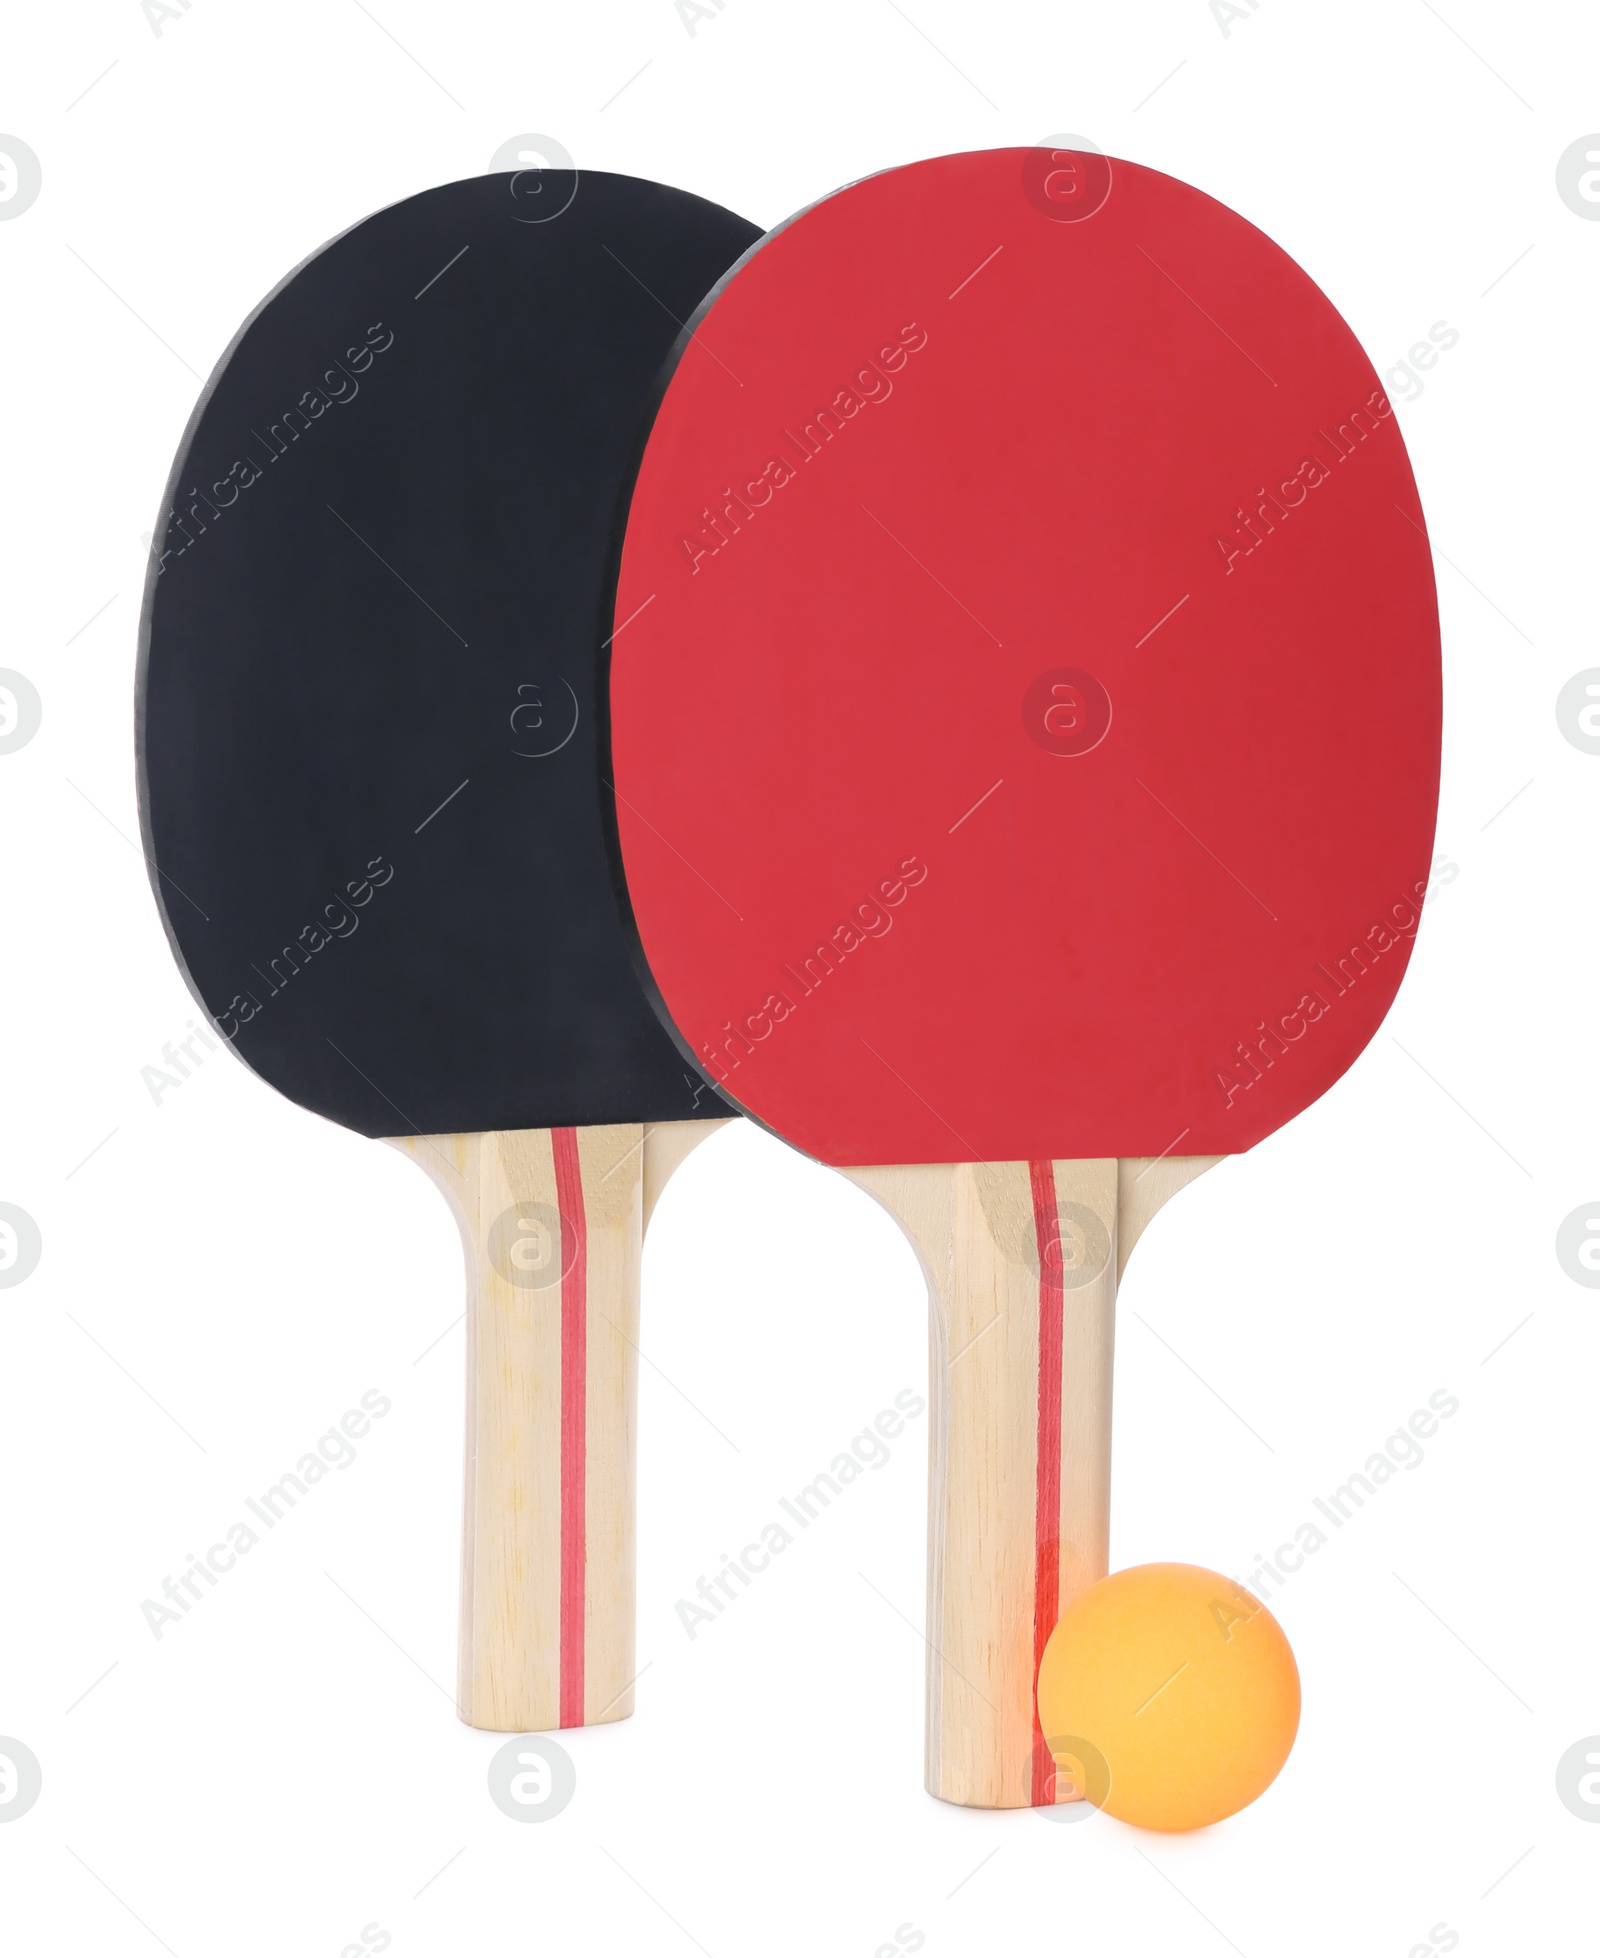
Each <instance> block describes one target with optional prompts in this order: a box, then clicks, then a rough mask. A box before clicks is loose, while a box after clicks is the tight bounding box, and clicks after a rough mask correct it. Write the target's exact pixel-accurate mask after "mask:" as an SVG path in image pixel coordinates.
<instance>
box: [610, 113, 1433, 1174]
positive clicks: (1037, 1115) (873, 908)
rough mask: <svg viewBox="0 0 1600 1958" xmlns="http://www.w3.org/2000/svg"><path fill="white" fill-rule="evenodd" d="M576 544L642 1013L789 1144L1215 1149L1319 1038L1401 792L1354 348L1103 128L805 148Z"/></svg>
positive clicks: (1227, 222)
mask: <svg viewBox="0 0 1600 1958" xmlns="http://www.w3.org/2000/svg"><path fill="white" fill-rule="evenodd" d="M691 325H692V327H693V333H692V337H690V338H688V339H686V340H685V341H684V342H682V343H681V348H682V351H681V357H680V358H679V360H678V363H677V366H676V368H675V370H674V371H673V373H672V376H671V379H670V381H669V383H668V384H667V387H666V391H665V394H664V397H663V399H662V402H661V405H660V408H659V411H658V414H657V416H656V420H655V423H654V426H653V429H652V431H651V434H650V437H649V441H648V443H647V446H646V449H645V452H644V456H643V461H642V465H641V468H640V473H639V477H638V482H637V485H636V488H635V492H634V496H633V500H632V504H631V508H630V513H629V517H628V522H627V529H626V534H625V537H624V542H623V548H622V556H621V562H620V571H619V579H618V588H617V593H616V598H615V609H614V613H613V617H612V621H611V622H610V623H609V624H608V625H607V627H606V628H605V630H608V631H609V630H611V629H612V628H613V626H614V628H615V631H616V637H615V641H614V644H613V646H612V670H611V716H612V727H611V735H612V763H613V768H614V778H615V786H616V791H617V821H618V833H619V838H620V844H621V851H622V858H623V864H624V869H625V874H626V879H627V885H628V891H629V896H630V900H631V904H632V910H633V915H634V923H635V927H636V929H637V932H638V935H639V940H640V943H641V947H642V950H643V954H644V957H645V959H646V961H647V962H648V965H649V968H650V972H651V974H652V975H653V978H654V981H655V984H656V987H657V988H658V990H659V994H660V1001H661V1003H662V1004H663V1005H664V1008H665V1012H666V1014H667V1015H668V1016H670V1022H671V1024H672V1025H673V1027H674V1028H675V1030H676V1031H677V1033H678V1036H679V1038H680V1040H681V1041H682V1043H683V1044H684V1045H685V1047H686V1049H687V1050H688V1051H689V1052H691V1053H692V1054H693V1055H694V1056H695V1058H696V1060H697V1061H698V1062H699V1063H700V1064H701V1065H702V1066H703V1067H704V1068H705V1069H706V1070H707V1071H708V1072H709V1073H710V1075H711V1076H712V1077H713V1078H714V1079H715V1080H717V1081H718V1082H719V1083H721V1084H722V1085H723V1086H724V1088H725V1090H726V1091H727V1092H728V1093H729V1094H730V1095H731V1096H733V1097H734V1098H735V1099H736V1100H738V1101H739V1102H740V1103H741V1104H742V1105H743V1106H744V1107H745V1108H747V1109H748V1110H749V1111H750V1112H751V1113H752V1114H754V1115H755V1116H757V1117H758V1118H759V1119H761V1120H762V1121H764V1122H766V1123H768V1124H769V1125H770V1126H771V1127H772V1128H774V1129H776V1130H777V1131H778V1132H779V1133H780V1134H781V1135H783V1136H785V1137H787V1138H788V1139H789V1140H790V1141H792V1142H794V1143H796V1144H798V1145H799V1146H800V1147H801V1148H803V1149H805V1150H807V1151H809V1152H810V1153H811V1154H812V1155H814V1156H817V1157H819V1158H821V1159H823V1160H824V1161H827V1162H831V1163H834V1164H840V1165H848V1164H867V1163H910V1162H948V1161H983V1160H988V1161H1017V1160H1023V1159H1030V1160H1035V1161H1042V1160H1049V1159H1052V1158H1080V1157H1100V1156H1141V1155H1157V1154H1161V1153H1164V1152H1167V1151H1173V1152H1175V1153H1178V1154H1181V1155H1209V1154H1223V1153H1232V1152H1236V1151H1239V1150H1242V1149H1245V1148H1248V1147H1249V1146H1250V1145H1251V1144H1252V1143H1254V1142H1256V1141H1258V1140H1260V1138H1261V1137H1263V1136H1264V1135H1267V1134H1268V1133H1270V1132H1271V1131H1272V1130H1273V1129H1275V1128H1277V1127H1278V1126H1279V1125H1280V1124H1281V1123H1283V1122H1285V1121H1287V1120H1288V1119H1289V1118H1290V1117H1291V1116H1292V1115H1294V1114H1295V1113H1296V1112H1297V1111H1298V1110H1300V1109H1301V1108H1303V1107H1305V1106H1306V1105H1307V1104H1308V1103H1309V1102H1311V1101H1312V1100H1314V1099H1315V1098H1316V1097H1317V1096H1318V1095H1320V1094H1322V1093H1323V1092H1324V1090H1326V1089H1327V1088H1328V1087H1329V1086H1330V1085H1331V1084H1332V1083H1333V1082H1334V1081H1335V1080H1336V1079H1337V1078H1338V1077H1339V1075H1340V1074H1342V1073H1343V1072H1344V1070H1345V1069H1346V1068H1347V1067H1348V1066H1349V1065H1350V1063H1351V1062H1352V1061H1353V1060H1354V1059H1355V1057H1356V1056H1357V1054H1359V1053H1360V1051H1361V1049H1362V1048H1363V1047H1364V1046H1365V1045H1366V1043H1367V1041H1368V1040H1370V1039H1371V1037H1372V1035H1373V1032H1374V1031H1375V1029H1376V1028H1377V1026H1378V1023H1379V1021H1380V1020H1381V1019H1382V1017H1383V1014H1384V1012H1385V1011H1386V1010H1387V1008H1388V1006H1389V1003H1390V1001H1391V1000H1392V999H1393V997H1394V993H1395V989H1396V987H1397V986H1398V985H1399V982H1400V979H1401V976H1402V973H1403V972H1404V969H1405V965H1406V961H1407V959H1408V957H1409V955H1410V950H1411V944H1412V939H1413V937H1414V934H1415V930H1416V926H1417V920H1418V916H1419V911H1420V904H1421V900H1422V897H1423V894H1424V891H1425V888H1426V879H1427V876H1428V868H1429V861H1430V855H1431V850H1432V840H1433V829H1434V814H1435V805H1436V801H1437V791H1438V761H1439V738H1440V679H1439V637H1438V618H1437V610H1436V604H1435V596H1434V583H1433V574H1432V568H1431V561H1430V556H1429V551H1428V545H1427V539H1426V535H1425V532H1424V527H1423V519H1422V511H1421V507H1420V504H1419V502H1418V498H1417V491H1416V485H1415V483H1414V481H1413V479H1412V475H1411V469H1410V466H1409V464H1408V462H1407V459H1406V453H1405V448H1404V445H1403V443H1402V441H1401V437H1400V431H1399V428H1398V426H1397V425H1396V421H1395V417H1394V414H1393V411H1392V408H1391V406H1390V404H1389V402H1388V401H1387V399H1386V398H1385V396H1384V394H1383V392H1382V390H1381V387H1380V385H1379V382H1378V380H1377V377H1376V375H1375V374H1374V373H1373V370H1372V367H1371V364H1370V363H1369V361H1368V360H1367V358H1366V356H1365V355H1364V354H1363V353H1362V351H1361V348H1360V347H1359V346H1358V345H1357V343H1356V340H1355V338H1354V337H1353V335H1352V334H1351V332H1350V330H1349V328H1348V327H1347V326H1346V325H1345V324H1344V322H1343V321H1342V320H1341V319H1340V317H1339V315H1338V314H1337V313H1336V312H1335V311H1334V309H1333V307H1332V306H1331V305H1330V304H1329V302H1328V300H1327V299H1326V298H1325V297H1324V296H1323V294H1322V293H1321V292H1320V291H1319V290H1318V289H1317V287H1316V286H1315V285H1313V284H1312V282H1311V281H1310V279H1309V278H1307V276H1306V275H1305V273H1304V272H1302V271H1301V270H1300V269H1299V267H1298V266H1296V265H1295V263H1294V262H1293V261H1292V260H1291V259H1290V258H1288V257H1287V256H1286V255H1285V254H1284V253H1283V252H1282V251H1281V250H1279V249H1278V247H1277V246H1275V245H1274V244H1273V243H1272V242H1271V241H1270V240H1269V239H1268V238H1266V237H1264V236H1263V235H1262V233H1261V232H1259V231H1257V230H1256V229H1255V228H1254V227H1253V226H1251V225H1250V224H1248V223H1246V222H1245V221H1244V220H1243V219H1242V218H1240V217H1239V216H1237V215H1236V214H1235V213H1234V212H1232V211H1230V210H1228V209H1227V208H1226V207H1224V206H1223V205H1221V204H1218V203H1216V202H1214V201H1213V200H1212V199H1210V198H1208V197H1206V196H1204V195H1203V194H1202V193H1200V192H1199V191H1197V190H1194V189H1192V188H1190V187H1189V186H1187V185H1184V184H1182V183H1179V182H1176V181H1175V180H1174V179H1172V178H1170V177H1165V176H1161V175H1159V174H1157V173H1156V172H1154V171H1151V170H1146V169H1142V168H1140V167H1138V166H1136V165H1133V164H1128V163H1123V162H1120V161H1115V160H1111V161H1108V160H1107V159H1104V158H1098V157H1089V156H1072V155H1063V154H1061V153H1059V152H1058V153H1051V152H1048V151H1017V150H1006V151H990V152H982V153H978V154H974V155H965V156H956V157H944V158H940V159H937V160H935V161H932V162H926V163H918V164H913V165H911V166H910V167H908V168H906V169H901V170H894V171H890V172H888V173H886V174H885V175H882V176H878V177H873V178H871V179H869V180H867V181H866V182H863V183H860V184H856V185H853V186H852V187H850V188H849V189H847V190H843V191H840V192H839V193H837V194H836V195H834V196H832V197H830V198H827V199H826V200H824V201H823V202H822V203H820V204H818V205H815V206H813V207H812V208H811V209H810V210H808V211H806V212H804V213H803V214H802V215H801V216H799V217H798V218H796V219H794V220H793V221H792V222H790V223H789V224H788V225H786V226H784V227H782V228H781V229H780V230H778V231H777V232H774V233H773V234H771V235H770V236H769V237H768V239H767V240H765V241H764V242H763V243H762V244H760V245H758V246H757V247H756V248H755V249H754V250H753V251H752V253H751V254H750V256H749V257H748V258H747V259H745V260H744V261H743V262H742V264H741V265H740V266H739V267H738V268H736V269H735V270H734V271H733V272H732V273H731V274H730V275H729V277H728V278H727V280H726V281H725V282H724V284H723V285H722V287H721V288H720V289H719V290H718V291H717V292H716V293H714V294H713V296H712V298H711V299H710V300H709V301H708V303H707V304H706V306H705V307H703V308H702V310H701V312H700V314H699V315H697V317H696V319H695V320H694V321H693V322H691Z"/></svg>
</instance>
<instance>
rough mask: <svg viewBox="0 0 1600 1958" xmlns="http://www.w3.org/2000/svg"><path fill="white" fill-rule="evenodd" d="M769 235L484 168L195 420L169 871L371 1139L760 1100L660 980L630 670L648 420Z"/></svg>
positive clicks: (213, 965) (226, 364)
mask: <svg viewBox="0 0 1600 1958" xmlns="http://www.w3.org/2000/svg"><path fill="white" fill-rule="evenodd" d="M759 236H760V232H759V230H758V229H757V227H756V226H754V225H751V224H747V223H746V222H745V221H744V220H743V219H741V218H738V217H735V216H734V215H733V214H732V213H731V212H728V211H724V210H721V209H719V208H718V207H717V206H716V205H713V204H708V203H705V202H703V201H702V200H701V199H699V198H695V197H690V196H687V195H685V194H684V193H683V192H680V191H675V190H669V189H666V188H664V187H663V186H661V185H657V184H650V183H644V182H640V181H637V180H635V179H632V178H627V177H613V176H604V175H593V174H589V173H583V174H581V175H576V174H574V173H572V172H554V171H543V172H525V173H523V174H522V175H520V176H515V177H512V176H493V177H479V178H474V179H471V180H469V181H467V182H465V183H457V184H448V185H445V186H443V187H442V188H440V189H437V190H431V191H427V192H425V193H423V194H422V195H421V196H418V197H413V198H409V199H408V200H407V201H406V202H404V203H402V204H397V205H394V206H393V207H391V208H390V209H388V210H386V211H381V212H379V213H378V214H377V215H376V216H374V217H371V218H368V219H367V220H366V221H365V222H364V223H362V224H359V225H357V226H355V228H354V229H353V230H350V231H347V232H345V233H344V234H343V235H342V236H341V237H339V238H337V239H335V240H334V241H333V242H332V243H331V244H328V245H326V246H324V247H323V249H322V250H321V251H319V252H318V253H317V254H316V255H315V256H313V257H312V258H310V259H308V260H307V261H306V262H305V263H304V264H303V265H302V266H300V268H299V269H298V270H297V271H296V272H294V273H293V274H292V275H291V276H290V277H289V278H288V279H287V280H286V281H285V282H284V284H283V285H281V286H280V287H279V288H278V289H277V291H276V292H274V293H273V294H272V295H271V296H270V297H269V298H268V299H267V300H266V301H265V302H264V303H263V304H262V305H261V307H260V308H258V310H257V311H256V312H255V314H254V315H253V316H252V318H251V319H250V320H249V322H248V323H247V324H246V326H245V327H244V328H243V330H242V331H241V333H240V334H239V336H238V338H237V339H236V340H235V342H234V344H233V346H232V347H231V348H230V349H229V351H228V353H227V354H226V355H225V356H224V358H223V360H222V362H221V364H220V366H219V367H218V369H217V372H216V373H215V374H214V375H213V377H212V379H211V381H210V383H209V385H208V387H207V389H206V393H205V395H204V397H203V398H202V400H201V403H200V405H199V407H198V409H197V410H196V414H195V417H194V420H193V421H192V422H191V424H190V427H189V430H188V433H187V435H186V438H185V441H184V445H183V450H182V452H181V454H180V456H179V458H178V462H177V464H176V467H175V470H174V473H173V476H172V480H171V482H170V484H169V487H168V498H167V506H166V509H165V510H164V512H163V519H162V524H163V529H162V530H160V531H158V533H157V540H156V544H155V547H154V551H153V553H152V559H153V561H152V565H151V572H150V578H149V583H148V586H147V589H146V595H145V606H144V618H143V623H142V631H141V644H140V661H139V682H138V725H139V794H140V809H141V817H142V822H143V828H144V842H145V849H146V852H147V855H148V858H149V861H150V864H151V866H152V870H151V878H152V882H153V884H154V885H155V889H156V895H157V899H158V902H159V904H160V906H161V911H162V916H163V918H164V920H165V922H166V927H167V933H168V936H169V938H170V939H171V941H172V945H173V950H174V952H175V953H176V955H177V957H178V960H179V962H180V964H181V965H182V966H183V969H184V971H185V973H186V975H187V977H188V979H189V983H190V985H191V986H192V987H193V989H194V991H195V993H196V994H197V996H198V997H199V999H200V1000H201V1002H202V1003H203V1004H204V1006H205V1008H206V1010H207V1012H208V1013H209V1014H210V1015H211V1016H212V1018H213V1019H214V1021H215V1022H216V1024H217V1025H218V1026H219V1027H220V1028H221V1030H222V1032H223V1033H224V1034H226V1035H227V1036H228V1037H229V1038H230V1039H231V1040H232V1042H233V1044H234V1046H235V1047H236V1048H237V1050H238V1052H239V1053H240V1055H241V1056H242V1057H243V1059H244V1060H245V1061H246V1062H248V1064H249V1065H250V1066H251V1067H252V1068H253V1069H254V1070H255V1071H256V1072H257V1073H258V1074H260V1075H262V1076H263V1077H264V1078H265V1079H266V1080H268V1081H270V1082H271V1083H272V1084H273V1086H274V1087H276V1088H279V1089H281V1090H282V1092H283V1093H284V1094H286V1095H288V1096H290V1097H291V1098H292V1099H293V1100H295V1101H297V1102H299V1103H301V1104H303V1105H304V1106H305V1107H307V1108H312V1109H315V1110H316V1111H317V1112H318V1113H319V1114H323V1115H326V1116H328V1117H330V1118H331V1119H332V1120H334V1121H336V1122H339V1123H342V1124H343V1125H344V1126H345V1127H347V1128H352V1129H355V1130H358V1131H359V1132H361V1133H362V1134H365V1135H373V1136H377V1135H403V1134H429V1133H440V1132H449V1131H476V1130H485V1129H525V1128H549V1127H557V1126H567V1125H571V1126H586V1125H591V1124H596V1123H605V1122H637V1121H659V1120H670V1119H674V1118H689V1117H693V1116H697V1115H698V1116H704V1115H709V1114H721V1113H725V1112H728V1111H727V1110H726V1108H725V1107H724V1105H723V1104H721V1103H720V1102H719V1101H718V1099H717V1098H716V1097H715V1096H714V1094H713V1092H712V1091H711V1090H710V1089H709V1088H708V1087H706V1085H705V1084H704V1083H703V1082H702V1081H701V1080H699V1079H698V1078H697V1077H691V1075H690V1074H689V1073H688V1071H687V1070H686V1067H685V1063H684V1062H683V1060H682V1059H681V1057H680V1056H679V1054H678V1052H677V1050H676V1048H675V1047H674V1045H673V1043H672V1042H671V1041H670V1040H669V1039H668V1037H667V1035H666V1034H665V1033H663V1032H662V1030H661V1028H660V1026H659V1024H658V1023H657V1021H656V1018H655V1016H654V1014H653V1013H652V1011H651V1009H650V1007H649V1006H648V1005H647V1004H646V1001H645V999H644V996H643V994H642V993H641V991H640V988H639V984H638V981H637V979H636V977H635V975H634V969H633V966H632V963H631V960H630V953H629V949H628V946H627V944H626V943H625V940H624V935H623V930H622V926H621V923H620V921H619V917H618V911H617V900H616V897H615V894H614V892H613V888H612V884H611V877H610V871H609V868H608V859H607V854H606V849H605V844H604V841H603V834H602V828H601V821H602V813H601V785H600V782H599V779H598V772H597V771H598V766H599V764H598V760H597V750H596V731H597V715H596V698H595V676H596V672H597V666H598V661H599V657H600V651H601V648H600V644H599V641H600V637H601V634H602V632H605V633H609V632H610V631H611V625H610V623H609V619H608V622H607V623H606V624H605V625H604V626H602V625H601V624H600V623H599V622H600V620H601V618H602V616H603V614H604V611H605V605H604V601H605V597H606V594H605V591H604V585H605V581H606V566H607V555H608V551H609V549H610V548H611V543H612V533H613V524H614V521H615V513H616V508H617V505H618V500H619V496H620V495H621V492H622V488H623V485H624V482H625V480H626V478H627V477H628V475H629V472H630V469H631V466H632V462H633V459H634V456H635V452H636V448H637V444H638V442H639V440H640V439H641V427H640V424H641V421H642V420H643V418H644V417H645V416H646V415H647V414H648V412H649V411H650V409H651V407H652V406H653V405H654V399H655V392H656V387H657V381H658V376H659V374H660V371H661V369H662V367H663V364H664V362H665V361H666V359H667V357H668V355H669V353H670V351H671V349H672V346H673V343H674V341H675V340H676V338H677V336H678V334H679V331H680V327H681V323H682V322H683V321H685V320H687V319H688V318H689V316H690V315H691V314H692V313H693V312H694V310H695V308H696V306H697V305H698V304H699V302H700V300H701V298H702V297H703V295H704V294H705V292H706V291H707V290H708V289H709V288H710V287H711V286H712V285H713V284H714V283H715V282H716V280H717V279H718V278H719V277H720V276H721V275H722V273H723V272H724V271H725V270H726V269H727V268H728V266H729V265H730V264H731V263H732V262H733V261H734V260H735V259H736V258H737V257H738V256H739V255H740V254H741V253H742V252H744V251H745V250H746V249H747V248H748V247H749V246H750V245H751V244H752V243H753V242H754V241H755V240H756V238H758V237H759ZM730 384H731V383H730ZM621 630H624V631H625V630H626V625H623V626H622V627H621Z"/></svg>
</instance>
